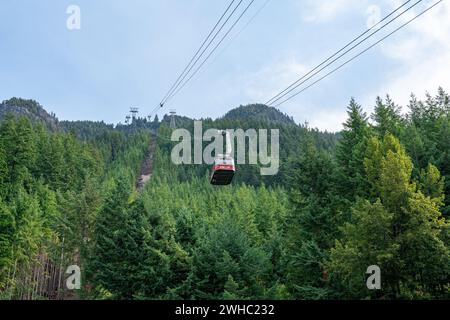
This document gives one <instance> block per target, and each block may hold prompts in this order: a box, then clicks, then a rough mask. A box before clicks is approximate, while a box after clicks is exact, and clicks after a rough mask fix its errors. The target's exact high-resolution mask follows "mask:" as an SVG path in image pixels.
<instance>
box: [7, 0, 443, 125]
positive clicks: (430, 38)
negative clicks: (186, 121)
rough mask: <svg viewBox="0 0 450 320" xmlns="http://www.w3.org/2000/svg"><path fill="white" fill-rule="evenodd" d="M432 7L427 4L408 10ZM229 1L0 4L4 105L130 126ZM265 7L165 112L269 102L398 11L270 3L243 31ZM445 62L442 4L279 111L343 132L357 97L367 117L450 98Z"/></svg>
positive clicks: (202, 112)
mask: <svg viewBox="0 0 450 320" xmlns="http://www.w3.org/2000/svg"><path fill="white" fill-rule="evenodd" d="M249 1H250V0H244V3H248V2H249ZM435 1H436V0H435ZM435 1H428V0H424V1H423V3H422V4H420V5H418V6H417V7H416V8H415V9H414V12H413V13H418V12H419V11H420V10H422V9H424V8H425V7H426V6H428V5H430V4H432V3H434V2H435ZM229 2H230V1H229V0H214V1H211V0H72V1H65V0H58V1H55V0H40V1H35V0H1V1H0V17H1V18H0V99H1V100H5V99H9V98H10V97H13V96H17V97H23V98H30V99H35V100H37V101H38V102H40V103H41V104H42V105H43V106H45V107H46V108H47V110H48V111H53V112H55V113H56V114H57V116H58V117H59V118H60V119H64V120H85V119H89V120H104V121H106V122H112V123H117V122H120V121H121V122H123V121H124V118H125V116H126V114H127V111H128V109H129V108H130V107H132V106H136V107H139V108H140V110H141V114H142V115H146V114H148V113H149V112H150V111H151V110H152V109H153V108H154V107H155V106H156V105H157V104H158V102H159V101H160V100H161V99H162V97H163V96H164V94H165V93H166V91H167V90H168V89H169V87H170V86H171V84H172V83H173V82H174V81H175V79H176V78H177V76H178V74H179V73H180V72H181V70H182V69H183V68H184V66H185V65H186V64H187V62H188V61H189V59H190V58H191V56H192V55H193V54H194V52H195V51H196V49H197V48H198V47H199V45H200V44H201V42H202V40H203V39H204V38H205V37H206V35H207V34H208V32H209V30H210V29H211V28H212V27H213V25H214V24H215V22H216V21H217V20H218V18H219V17H220V15H221V14H222V13H223V11H224V10H225V8H226V7H227V5H228V4H229ZM265 2H266V0H255V3H254V5H253V6H252V8H251V10H250V11H249V12H248V14H247V15H246V16H245V17H244V19H243V21H242V24H240V25H238V26H237V28H236V32H233V33H232V36H231V39H233V40H232V41H231V42H225V43H224V46H223V47H224V48H226V50H225V51H221V50H218V52H221V53H220V55H218V56H213V58H212V59H211V63H207V64H206V68H205V69H204V70H203V72H201V73H200V74H199V76H198V77H195V78H194V80H193V81H192V82H191V83H190V84H189V85H188V86H186V88H185V89H184V90H183V91H181V92H180V94H178V95H177V96H176V97H175V99H174V100H173V101H172V103H171V104H170V105H169V106H167V109H165V110H164V113H165V112H168V109H172V108H173V109H176V110H177V112H178V113H179V114H182V115H187V116H190V117H197V118H199V117H213V118H215V117H218V116H221V115H223V114H225V113H226V112H227V111H228V110H230V109H232V108H234V107H237V106H239V105H241V104H242V105H245V104H248V103H254V102H262V103H263V102H265V101H267V100H268V99H269V98H270V97H272V96H273V95H274V94H276V93H278V92H279V91H281V90H282V89H284V88H285V87H286V86H288V85H289V84H290V83H291V82H292V81H294V80H296V79H297V78H299V77H300V76H302V75H303V74H304V73H305V72H307V71H309V69H310V68H311V67H313V66H315V65H316V64H318V63H320V62H321V61H323V60H324V59H325V58H327V57H328V56H329V55H330V54H332V53H334V51H336V50H337V49H339V48H340V47H342V46H343V45H344V44H346V43H347V42H348V41H350V40H352V39H353V38H354V37H355V36H356V35H358V34H359V33H361V32H363V31H364V30H365V29H366V28H367V23H368V20H370V19H371V17H372V16H373V13H374V12H377V10H379V11H380V13H381V16H384V15H387V14H388V13H389V12H390V11H392V9H393V8H394V7H397V6H398V5H399V4H401V3H402V1H392V0H391V1H387V0H381V1H366V0H270V1H269V2H268V3H267V6H265V7H264V9H263V10H262V11H261V12H260V14H259V15H258V16H256V18H255V19H254V20H253V21H252V23H251V24H250V25H248V27H247V28H245V29H244V30H242V32H241V33H239V34H238V35H237V33H238V32H239V31H240V30H241V29H242V27H243V26H244V25H245V24H246V22H247V21H248V20H249V19H250V18H251V17H252V16H253V14H254V13H255V12H256V11H257V10H259V9H260V8H261V6H263V5H264V3H265ZM413 2H415V1H412V2H411V3H413ZM69 5H77V6H79V8H80V9H81V29H80V30H69V29H67V26H66V22H67V18H68V17H69V15H68V14H67V13H66V10H67V8H68V6H69ZM374 6H375V7H374ZM377 8H378V9H377ZM413 13H411V14H410V15H408V16H406V17H403V18H402V19H401V20H402V21H405V19H408V18H411V17H412V15H413ZM402 21H399V22H398V23H397V24H396V25H392V27H391V28H389V30H392V29H393V28H395V26H398V25H399V24H400V23H401V22H402ZM383 33H384V32H383ZM383 33H381V34H380V36H382V34H383ZM236 35H237V37H236ZM380 36H378V38H379V37H380ZM355 52H357V51H355ZM449 61H450V2H449V1H447V0H446V1H444V2H443V3H442V4H440V5H438V6H437V7H436V8H434V9H433V10H432V11H430V12H429V13H427V14H426V15H425V16H423V17H421V18H419V19H418V20H416V21H415V22H414V23H413V24H411V25H409V26H408V27H407V28H406V29H403V30H402V31H400V32H399V33H398V34H397V35H396V36H393V37H391V38H389V39H388V40H386V41H385V42H384V43H383V44H382V45H380V46H377V47H376V48H374V49H373V50H372V51H370V52H368V53H367V54H365V55H364V56H362V57H361V58H359V59H358V60H355V61H354V62H352V63H351V64H349V65H348V66H346V67H345V68H343V69H342V70H340V71H338V72H337V73H335V74H333V75H332V76H330V77H329V78H327V79H326V80H324V81H322V82H320V83H318V84H317V85H315V86H314V87H312V88H310V89H309V90H307V91H305V92H304V93H302V94H300V95H299V96H297V97H296V98H295V99H293V100H292V101H290V102H289V103H287V104H285V105H282V106H280V107H279V108H280V110H281V111H283V112H286V113H288V114H290V115H292V116H293V117H294V119H295V120H296V121H297V122H304V121H305V120H307V121H308V122H309V123H310V125H311V126H314V127H318V128H320V129H323V130H325V129H327V130H331V131H335V130H340V129H341V127H342V126H341V124H342V122H343V121H344V120H345V116H346V115H345V109H346V105H347V103H348V101H349V99H350V97H352V96H354V97H355V98H356V99H357V100H358V101H359V102H360V103H361V104H362V105H363V107H364V108H365V109H366V110H367V112H370V111H371V110H372V108H373V102H374V100H375V97H376V96H377V95H385V94H386V93H389V94H390V95H391V96H392V97H393V99H394V100H395V101H396V102H398V103H399V104H402V105H405V104H406V103H407V102H408V97H409V95H410V93H411V92H415V93H416V94H417V95H418V96H419V97H423V96H424V94H425V92H426V91H430V92H431V93H433V94H434V93H435V92H436V90H437V88H438V86H443V87H444V89H446V90H448V91H450V62H449Z"/></svg>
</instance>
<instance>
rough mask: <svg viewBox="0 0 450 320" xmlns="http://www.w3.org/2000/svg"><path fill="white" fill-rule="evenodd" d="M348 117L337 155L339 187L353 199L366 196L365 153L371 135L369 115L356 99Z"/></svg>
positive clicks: (351, 105)
mask: <svg viewBox="0 0 450 320" xmlns="http://www.w3.org/2000/svg"><path fill="white" fill-rule="evenodd" d="M347 113H348V117H349V118H348V119H347V121H346V122H345V123H344V130H343V131H342V139H341V140H340V142H339V144H338V146H337V150H336V157H337V160H338V164H339V187H340V192H341V194H342V195H343V196H344V197H345V198H346V199H348V200H350V201H352V200H354V199H355V198H356V197H364V196H366V190H367V185H368V182H367V179H366V178H365V172H364V164H363V161H364V160H363V159H364V153H365V151H366V148H367V141H368V139H369V137H370V136H371V129H370V127H369V124H368V121H367V116H366V114H365V113H364V112H363V111H362V108H361V106H360V105H358V104H357V103H356V101H355V99H353V98H352V99H351V100H350V104H349V107H348V111H347Z"/></svg>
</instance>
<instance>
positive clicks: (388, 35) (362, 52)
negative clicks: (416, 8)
mask: <svg viewBox="0 0 450 320" xmlns="http://www.w3.org/2000/svg"><path fill="white" fill-rule="evenodd" d="M442 1H444V0H439V1H438V2H436V3H434V4H433V5H432V6H430V7H429V8H427V9H425V10H423V11H422V12H420V13H419V14H418V15H416V16H415V17H414V18H412V19H410V20H408V21H407V22H406V23H404V24H402V25H401V26H399V27H398V28H396V29H395V30H393V31H392V32H390V33H389V34H387V35H386V36H384V37H383V38H381V39H380V40H378V41H377V42H375V43H374V44H372V45H370V46H369V47H367V48H366V49H364V50H363V51H361V52H360V53H358V54H357V55H355V56H353V57H352V58H350V59H348V60H347V61H345V62H344V63H342V64H341V65H339V66H338V67H336V68H335V69H333V70H331V71H330V72H328V73H327V74H325V75H324V76H322V77H321V78H319V79H317V80H316V81H314V82H313V83H311V84H310V85H308V86H307V87H305V88H303V89H302V90H300V91H298V92H296V93H294V94H292V95H291V96H289V97H288V98H286V99H285V100H283V101H281V102H279V103H278V104H276V105H274V106H275V107H278V106H280V105H282V104H284V103H286V102H287V101H289V100H291V99H292V98H294V97H296V96H298V95H299V94H300V93H302V92H304V91H305V90H307V89H309V88H311V87H312V86H313V85H315V84H317V83H318V82H320V81H322V80H323V79H325V78H327V77H328V76H330V75H331V74H333V73H334V72H336V71H338V70H339V69H341V68H343V67H344V66H345V65H347V64H349V63H350V62H352V61H353V60H355V59H356V58H358V57H360V56H361V55H363V54H364V53H366V52H367V51H369V50H370V49H372V48H373V47H375V46H376V45H377V44H379V43H381V42H382V41H384V40H385V39H387V38H389V37H390V36H392V35H393V34H394V33H396V32H397V31H399V30H401V29H403V28H404V27H406V26H407V25H409V24H410V23H411V22H413V21H414V20H416V19H418V18H419V17H420V16H422V15H424V14H425V13H427V12H428V11H430V10H431V9H433V8H434V7H436V6H437V5H438V4H439V3H441V2H442Z"/></svg>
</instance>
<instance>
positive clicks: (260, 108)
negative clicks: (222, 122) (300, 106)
mask: <svg viewBox="0 0 450 320" xmlns="http://www.w3.org/2000/svg"><path fill="white" fill-rule="evenodd" d="M222 119H229V120H241V119H249V120H253V121H263V122H268V123H279V124H292V125H295V121H294V119H293V118H292V117H291V116H289V115H287V114H285V113H282V112H281V111H280V110H278V109H276V108H274V107H269V106H266V105H264V104H250V105H247V106H239V107H238V108H235V109H233V110H231V111H229V112H227V113H226V114H225V115H224V116H223V117H222Z"/></svg>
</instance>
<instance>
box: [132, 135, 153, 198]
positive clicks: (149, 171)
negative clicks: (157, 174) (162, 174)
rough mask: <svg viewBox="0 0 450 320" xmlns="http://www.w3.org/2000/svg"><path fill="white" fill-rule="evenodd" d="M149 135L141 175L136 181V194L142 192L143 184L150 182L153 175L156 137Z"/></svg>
mask: <svg viewBox="0 0 450 320" xmlns="http://www.w3.org/2000/svg"><path fill="white" fill-rule="evenodd" d="M151 135H152V136H151V139H150V144H149V147H148V150H147V152H146V153H145V157H144V162H143V163H142V166H141V173H140V175H139V177H138V179H137V181H136V190H137V191H138V192H142V190H144V187H145V184H146V183H147V182H149V181H150V179H151V177H152V175H153V155H154V154H155V150H156V135H155V134H154V133H151Z"/></svg>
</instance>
